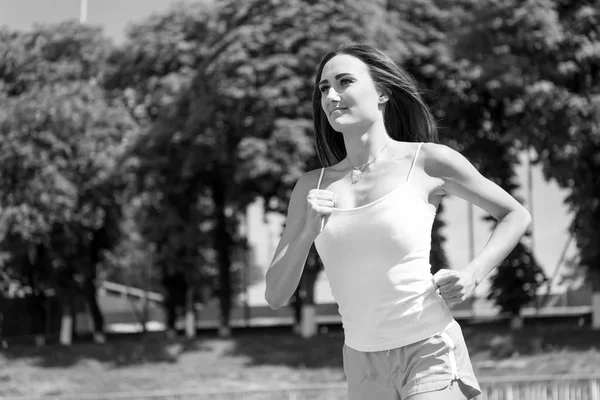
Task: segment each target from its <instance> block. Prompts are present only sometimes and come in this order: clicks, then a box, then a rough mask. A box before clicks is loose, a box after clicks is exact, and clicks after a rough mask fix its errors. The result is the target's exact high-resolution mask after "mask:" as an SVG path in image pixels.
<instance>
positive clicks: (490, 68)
mask: <svg viewBox="0 0 600 400" xmlns="http://www.w3.org/2000/svg"><path fill="white" fill-rule="evenodd" d="M599 10H600V7H599V3H598V2H597V1H569V0H536V1H534V0H530V1H525V2H517V1H503V2H497V1H485V2H480V3H479V4H478V7H477V8H476V9H475V11H474V13H473V21H474V22H475V24H474V25H472V27H471V28H470V29H469V31H468V32H465V34H464V35H463V36H462V38H461V46H460V48H461V49H463V50H464V52H465V55H466V56H468V57H469V58H470V59H471V60H473V62H475V63H476V64H477V66H478V69H479V71H480V72H481V73H480V78H479V81H480V84H481V85H482V86H484V87H486V88H487V93H488V94H487V96H486V103H487V104H489V105H492V106H493V109H494V110H495V112H494V113H492V115H494V120H495V121H498V122H499V123H500V124H501V126H502V129H503V131H504V132H505V133H506V134H507V135H509V136H511V137H513V138H515V140H516V141H517V142H518V143H521V144H522V145H523V146H532V147H533V148H534V149H535V150H536V152H537V155H538V160H537V161H538V162H540V163H541V164H542V166H543V169H544V173H545V174H546V177H547V178H548V179H550V178H551V179H555V180H556V182H557V183H558V184H559V185H560V186H561V187H564V188H567V189H569V191H570V195H569V196H568V197H567V198H566V199H565V202H566V203H567V204H568V206H569V208H570V209H571V211H572V212H573V215H574V219H573V222H572V225H571V228H570V229H571V231H572V232H573V234H574V236H575V238H576V241H577V246H578V248H579V250H580V252H581V258H580V264H581V266H582V267H584V268H586V269H588V271H589V272H590V273H591V277H592V278H593V281H594V283H595V287H596V290H598V289H597V288H599V287H600V273H598V265H600V263H599V262H598V260H599V258H600V253H599V250H598V248H599V246H598V245H597V244H598V243H599V240H600V237H599V236H598V235H599V233H598V232H599V231H598V229H597V227H598V225H599V223H600V207H599V204H598V198H599V197H598V196H599V193H600V192H599V190H600V189H599V188H600V181H599V180H598V179H599V178H598V177H599V176H600V173H599V172H600V130H599V129H600V128H599V127H600V124H599V122H600V120H599V117H600V113H598V109H599V107H598V105H599V104H600V100H599V99H600V98H599V97H598V93H600V90H599V88H600V79H599V77H600V57H599V56H598V54H600V53H599V51H598V49H599V48H600V47H599V46H600V41H599V34H600V30H599V29H600V28H599V26H600V25H599V24H598V21H599V20H600V11H599Z"/></svg>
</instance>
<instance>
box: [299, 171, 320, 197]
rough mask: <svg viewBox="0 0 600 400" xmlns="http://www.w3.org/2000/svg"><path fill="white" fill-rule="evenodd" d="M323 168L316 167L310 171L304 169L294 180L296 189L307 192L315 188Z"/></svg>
mask: <svg viewBox="0 0 600 400" xmlns="http://www.w3.org/2000/svg"><path fill="white" fill-rule="evenodd" d="M322 171H323V168H316V169H312V170H310V171H306V172H305V173H304V174H302V175H301V176H300V178H298V181H297V182H296V189H297V190H299V191H301V192H308V191H310V190H311V189H316V188H317V186H318V184H319V179H320V177H321V173H322Z"/></svg>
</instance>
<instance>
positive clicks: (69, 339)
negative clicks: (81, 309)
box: [59, 300, 73, 346]
mask: <svg viewBox="0 0 600 400" xmlns="http://www.w3.org/2000/svg"><path fill="white" fill-rule="evenodd" d="M70 303H71V301H70V300H67V301H65V302H63V307H62V317H61V320H60V337H59V343H60V344H62V345H63V346H70V345H71V343H73V313H72V307H71V304H70Z"/></svg>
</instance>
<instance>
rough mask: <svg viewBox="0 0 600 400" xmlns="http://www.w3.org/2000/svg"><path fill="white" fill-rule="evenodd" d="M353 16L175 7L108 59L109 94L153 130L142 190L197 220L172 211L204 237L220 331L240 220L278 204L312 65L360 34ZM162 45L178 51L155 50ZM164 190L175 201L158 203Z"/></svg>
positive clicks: (304, 154)
mask: <svg viewBox="0 0 600 400" xmlns="http://www.w3.org/2000/svg"><path fill="white" fill-rule="evenodd" d="M349 17H350V18H349ZM359 17H360V14H359V12H358V10H356V9H351V10H350V12H349V11H348V10H346V8H345V7H344V5H343V4H333V3H332V4H321V3H319V2H314V3H313V2H309V3H306V2H302V1H292V2H287V3H285V5H284V4H282V3H280V2H278V1H270V0H253V1H248V2H245V3H244V5H243V6H240V4H239V2H234V1H223V2H221V3H219V4H218V7H213V6H212V5H207V4H203V5H202V6H197V7H190V8H186V6H181V7H180V8H174V9H172V10H171V11H170V12H169V13H167V14H165V15H164V16H158V17H154V18H153V19H151V20H149V21H147V22H145V23H142V24H139V25H138V26H137V27H134V28H133V29H132V31H131V32H130V34H129V38H130V39H129V41H128V42H127V43H126V44H125V46H124V48H123V49H122V50H121V51H120V52H119V53H118V56H115V57H113V60H114V61H115V65H116V66H115V70H116V71H117V73H115V75H114V76H112V77H110V79H108V80H107V85H113V87H117V88H120V89H121V90H123V91H124V92H125V93H132V95H131V98H132V99H133V101H132V107H131V109H132V110H134V111H140V110H141V111H140V112H141V113H142V115H144V117H146V118H147V119H148V120H150V121H151V122H152V125H151V128H150V129H149V130H148V133H147V134H146V135H144V136H143V137H141V138H140V140H139V141H138V145H137V146H136V148H135V149H134V151H133V152H132V153H131V154H132V155H135V157H136V158H137V160H138V161H137V162H138V163H139V166H140V167H139V169H138V172H139V176H141V177H143V179H141V181H143V182H146V181H147V180H152V181H154V182H155V186H153V187H152V190H154V191H155V192H154V193H158V194H160V197H161V199H162V200H163V201H164V203H163V204H162V205H161V206H160V207H161V210H165V207H170V208H171V209H172V210H173V213H178V214H181V213H182V212H184V210H187V211H185V213H190V212H194V213H197V214H198V218H191V217H190V215H189V214H182V218H180V219H179V221H182V222H185V223H187V224H188V225H190V224H189V221H194V222H193V223H192V224H191V225H193V226H195V227H194V228H190V229H191V230H190V232H198V231H197V229H198V228H197V227H198V226H202V227H203V229H204V230H203V232H204V233H205V235H204V237H205V238H207V235H210V236H208V238H209V239H207V243H208V244H207V247H211V248H214V250H215V252H214V253H213V255H214V262H215V265H216V266H217V267H218V271H219V273H218V277H219V281H218V292H219V294H220V300H221V316H222V319H221V325H222V327H223V328H224V330H225V331H226V330H227V327H228V324H229V310H230V307H231V300H230V299H231V296H232V292H231V290H232V281H231V267H232V259H231V257H230V254H231V253H232V249H233V248H234V247H235V246H237V243H239V240H237V239H236V236H237V232H238V229H237V226H238V224H239V222H240V221H239V217H240V215H241V212H242V211H243V210H245V208H246V207H247V206H248V205H249V204H250V203H251V202H252V201H253V200H254V199H255V198H257V197H263V198H265V199H266V201H265V204H266V207H267V208H268V209H270V210H278V211H281V210H282V209H283V208H284V207H285V204H287V199H288V198H289V194H290V192H291V189H292V187H293V184H294V183H295V182H296V180H297V179H298V177H299V176H300V174H301V173H302V172H303V171H304V170H305V165H306V162H307V160H308V159H309V158H310V157H314V148H313V145H312V139H310V137H309V130H310V126H311V123H310V97H311V94H312V79H313V73H314V68H315V67H316V65H317V63H318V60H319V58H320V56H321V55H322V53H323V52H324V49H328V48H329V47H330V46H331V45H332V43H334V44H335V43H336V42H337V43H341V42H345V41H348V40H349V39H352V38H356V37H352V36H351V33H350V34H348V33H345V32H353V29H354V30H356V29H357V28H356V27H357V26H360V24H357V23H356V21H359ZM306 26H311V27H312V28H313V29H310V30H307V29H305V28H306ZM349 35H350V36H349ZM282 38H285V40H282ZM171 41H174V44H176V46H175V47H173V48H170V50H168V51H165V52H162V51H161V49H164V48H167V47H170V46H168V45H166V46H165V45H164V44H165V43H167V44H168V43H171ZM326 41H327V42H326ZM173 52H175V53H176V54H173ZM173 82H177V84H173ZM168 84H171V85H172V87H176V88H177V90H174V91H173V93H175V95H174V96H172V97H168V96H167V98H166V100H164V101H163V102H162V103H161V104H158V105H157V104H154V103H150V104H151V105H149V104H148V103H145V101H146V100H147V99H148V95H149V92H150V90H148V88H150V87H151V85H155V87H161V88H162V87H165V86H167V85H168ZM109 87H110V86H109ZM152 98H154V97H152ZM156 98H158V97H156ZM151 112H154V114H152V113H151ZM173 192H175V193H177V194H178V197H173V198H170V197H168V196H167V194H168V193H173ZM201 202H203V204H204V205H205V206H204V207H199V204H200V203H201ZM178 226H182V225H178ZM190 236H191V233H190ZM193 236H194V237H195V238H198V237H199V236H201V235H198V234H196V233H194V235H193ZM186 237H189V236H186ZM196 240H198V239H196Z"/></svg>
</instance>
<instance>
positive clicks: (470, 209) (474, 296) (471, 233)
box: [467, 203, 477, 317]
mask: <svg viewBox="0 0 600 400" xmlns="http://www.w3.org/2000/svg"><path fill="white" fill-rule="evenodd" d="M467 207H468V208H467V211H468V215H469V262H471V261H473V259H474V258H475V218H474V216H473V204H471V203H467ZM471 297H472V299H473V301H472V302H471V316H472V317H475V315H476V312H477V310H476V308H477V307H476V302H477V288H474V289H473V293H472V294H471Z"/></svg>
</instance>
